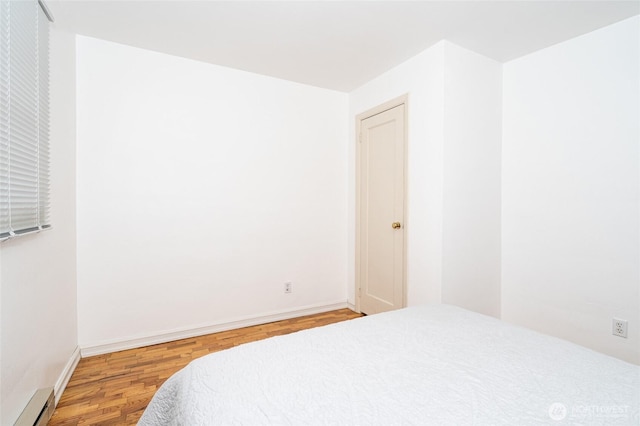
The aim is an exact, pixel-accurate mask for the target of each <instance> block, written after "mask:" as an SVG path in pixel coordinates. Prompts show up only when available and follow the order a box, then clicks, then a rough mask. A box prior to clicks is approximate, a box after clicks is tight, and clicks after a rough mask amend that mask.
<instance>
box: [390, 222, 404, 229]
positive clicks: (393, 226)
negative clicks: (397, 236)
mask: <svg viewBox="0 0 640 426" xmlns="http://www.w3.org/2000/svg"><path fill="white" fill-rule="evenodd" d="M391 227H392V228H393V229H398V228H400V227H402V225H400V222H393V223H392V224H391Z"/></svg>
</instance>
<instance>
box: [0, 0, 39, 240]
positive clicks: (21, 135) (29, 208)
mask: <svg viewBox="0 0 640 426" xmlns="http://www.w3.org/2000/svg"><path fill="white" fill-rule="evenodd" d="M50 16H51V15H50V13H49V12H48V10H46V8H45V7H44V5H43V4H42V5H40V4H39V3H38V1H37V0H27V1H25V0H9V1H7V0H2V1H0V241H2V240H6V239H8V238H11V237H15V236H18V235H24V234H27V233H30V232H37V231H40V230H43V229H46V228H49V227H50V226H51V225H50V222H49V23H48V17H50Z"/></svg>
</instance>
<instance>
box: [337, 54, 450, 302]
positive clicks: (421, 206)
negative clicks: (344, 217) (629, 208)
mask: <svg viewBox="0 0 640 426" xmlns="http://www.w3.org/2000/svg"><path fill="white" fill-rule="evenodd" d="M444 44H445V43H444V42H440V43H438V44H436V45H434V46H432V47H431V48H429V49H427V50H425V51H424V52H422V53H421V54H419V55H417V56H415V57H413V58H412V59H410V60H408V61H406V62H404V63H403V64H401V65H398V66H397V67H395V68H393V69H392V70H390V71H388V72H386V73H384V74H382V75H381V76H379V77H377V78H375V79H374V80H372V81H370V82H369V83H367V84H365V85H363V86H361V87H360V88H358V89H356V90H354V91H353V92H351V93H350V96H349V102H350V103H349V119H350V125H351V127H350V130H349V141H350V143H349V152H348V166H349V185H348V187H349V234H348V235H349V250H348V253H349V257H348V265H349V279H348V283H349V284H348V291H349V302H350V303H352V304H354V303H355V270H354V267H355V164H356V160H355V143H356V139H355V117H356V116H357V115H358V114H360V113H362V112H365V111H367V110H369V109H372V108H374V107H376V106H378V105H380V104H382V103H384V102H387V101H389V100H391V99H393V98H396V97H398V96H401V95H404V94H408V95H409V102H408V138H407V139H408V149H407V156H408V164H407V171H406V172H407V212H406V223H405V232H406V234H405V235H406V238H407V253H406V256H407V303H408V304H409V305H416V304H420V303H426V302H439V301H440V299H441V281H442V178H443V176H442V168H443V163H442V161H443V160H442V150H443V146H442V140H443V114H444V111H443V105H444V85H443V79H444V76H443V73H444V68H443V63H444Z"/></svg>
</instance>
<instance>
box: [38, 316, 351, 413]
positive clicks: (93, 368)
mask: <svg viewBox="0 0 640 426" xmlns="http://www.w3.org/2000/svg"><path fill="white" fill-rule="evenodd" d="M360 316H361V315H360V314H357V313H355V312H353V311H351V310H349V309H340V310H337V311H331V312H325V313H322V314H317V315H309V316H305V317H301V318H294V319H289V320H284V321H278V322H273V323H270V324H263V325H257V326H253V327H246V328H241V329H238V330H229V331H223V332H220V333H214V334H208V335H205V336H199V337H192V338H188V339H182V340H176V341H174V342H169V343H165V344H160V345H153V346H147V347H144V348H138V349H130V350H126V351H121V352H114V353H110V354H105V355H98V356H93V357H89V358H83V359H81V360H80V362H79V363H78V366H77V367H76V370H75V371H74V373H73V375H72V376H71V379H70V380H69V383H68V385H67V388H66V389H65V391H64V393H63V395H62V397H61V398H60V402H59V403H58V406H57V407H56V410H55V412H54V414H53V417H52V418H51V421H50V422H49V425H50V426H84V425H101V426H109V425H135V424H136V423H137V422H138V420H139V419H140V416H142V413H143V412H144V410H145V408H147V405H148V404H149V401H151V398H152V397H153V395H154V394H155V392H156V390H157V389H158V388H159V387H160V386H161V385H162V383H164V382H165V380H167V379H168V378H169V377H170V376H171V375H172V374H174V373H175V372H177V371H178V370H180V369H182V368H183V367H184V366H186V365H187V364H188V363H189V362H191V361H192V360H194V359H196V358H199V357H201V356H204V355H207V354H209V353H212V352H217V351H220V350H224V349H229V348H232V347H234V346H238V345H240V344H243V343H248V342H253V341H256V340H261V339H265V338H268V337H271V336H279V335H283V334H288V333H293V332H296V331H300V330H304V329H307V328H314V327H319V326H322V325H327V324H331V323H334V322H340V321H346V320H350V319H353V318H357V317H360Z"/></svg>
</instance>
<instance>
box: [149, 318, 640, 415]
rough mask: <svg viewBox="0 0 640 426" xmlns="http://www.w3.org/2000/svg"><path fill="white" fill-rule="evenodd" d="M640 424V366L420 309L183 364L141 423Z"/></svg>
mask: <svg viewBox="0 0 640 426" xmlns="http://www.w3.org/2000/svg"><path fill="white" fill-rule="evenodd" d="M555 423H558V424H562V423H564V424H602V425H616V424H619V425H638V424H640V367H638V366H636V365H632V364H629V363H626V362H624V361H621V360H618V359H615V358H612V357H609V356H606V355H603V354H600V353H597V352H594V351H591V350H589V349H586V348H584V347H581V346H578V345H575V344H572V343H569V342H567V341H564V340H560V339H556V338H553V337H550V336H546V335H543V334H540V333H536V332H533V331H531V330H528V329H524V328H521V327H516V326H513V325H509V324H507V323H505V322H502V321H500V320H497V319H495V318H491V317H487V316H484V315H480V314H477V313H473V312H470V311H467V310H464V309H461V308H457V307H453V306H447V305H426V306H419V307H412V308H406V309H402V310H398V311H393V312H388V313H383V314H377V315H372V316H368V317H363V318H359V319H355V320H351V321H346V322H342V323H337V324H333V325H328V326H324V327H320V328H316V329H311V330H305V331H300V332H297V333H293V334H290V335H286V336H279V337H273V338H269V339H266V340H262V341H259V342H253V343H247V344H243V345H241V346H238V347H235V348H233V349H228V350H225V351H221V352H217V353H213V354H210V355H207V356H205V357H202V358H200V359H197V360H195V361H193V362H191V363H190V364H189V365H188V366H187V367H185V368H184V369H183V370H181V371H179V372H178V373H176V374H175V375H173V376H172V377H171V378H169V379H168V380H167V381H166V382H165V383H164V385H163V386H162V387H161V388H160V389H159V390H158V392H157V393H156V395H155V396H154V398H153V400H152V401H151V403H150V405H149V407H148V408H147V410H146V411H145V413H144V414H143V416H142V418H141V420H140V422H139V424H140V425H143V426H147V425H149V426H151V425H154V426H157V425H190V426H195V425H261V424H277V425H395V424H398V425H399V424H407V425H437V424H447V425H451V424H456V425H498V424H505V425H530V424H555Z"/></svg>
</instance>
